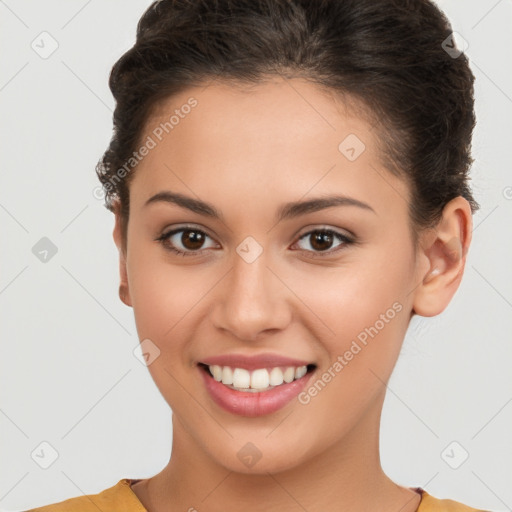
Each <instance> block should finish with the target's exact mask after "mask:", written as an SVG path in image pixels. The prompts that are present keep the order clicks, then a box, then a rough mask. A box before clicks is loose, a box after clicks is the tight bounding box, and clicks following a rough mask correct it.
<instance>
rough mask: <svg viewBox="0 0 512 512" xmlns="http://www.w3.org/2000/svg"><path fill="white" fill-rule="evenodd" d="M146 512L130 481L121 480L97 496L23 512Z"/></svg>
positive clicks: (79, 497)
mask: <svg viewBox="0 0 512 512" xmlns="http://www.w3.org/2000/svg"><path fill="white" fill-rule="evenodd" d="M98 510H102V511H105V512H147V511H146V509H145V508H144V507H143V505H142V503H141V502H140V501H139V500H138V498H137V496H136V494H135V493H134V492H133V491H132V490H131V488H130V479H128V478H123V479H122V480H119V482H117V484H115V485H113V486H112V487H109V488H108V489H105V490H103V491H101V492H99V493H97V494H87V495H83V496H77V497H74V498H69V499H67V500H64V501H59V502H58V503H53V504H50V505H44V506H42V507H38V508H32V509H30V510H27V511H25V512H98Z"/></svg>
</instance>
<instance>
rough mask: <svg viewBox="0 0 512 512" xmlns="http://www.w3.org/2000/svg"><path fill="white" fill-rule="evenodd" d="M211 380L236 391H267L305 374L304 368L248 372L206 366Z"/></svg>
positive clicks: (227, 367) (291, 367)
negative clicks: (211, 376) (211, 377)
mask: <svg viewBox="0 0 512 512" xmlns="http://www.w3.org/2000/svg"><path fill="white" fill-rule="evenodd" d="M208 368H209V370H210V372H211V374H212V375H213V378H214V379H215V380H216V381H218V382H222V384H226V385H227V386H229V387H233V388H236V389H258V390H260V389H267V388H269V387H272V386H279V385H281V384H282V383H283V382H286V383H289V382H292V381H293V380H295V379H300V378H301V377H303V376H304V375H306V373H307V367H306V366H298V367H295V366H288V367H286V368H284V371H283V369H281V368H279V367H275V368H271V369H270V372H269V370H267V369H266V368H258V369H257V370H253V371H252V372H250V371H249V370H246V369H245V368H231V367H230V366H219V365H216V364H214V365H210V366H208Z"/></svg>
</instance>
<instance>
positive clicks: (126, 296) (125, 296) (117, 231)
mask: <svg viewBox="0 0 512 512" xmlns="http://www.w3.org/2000/svg"><path fill="white" fill-rule="evenodd" d="M114 209H115V212H114V214H115V226H114V232H113V234H112V235H113V238H114V242H115V244H116V246H117V250H118V251H119V278H120V283H119V298H120V299H121V301H122V302H123V303H124V304H126V305H127V306H132V302H131V298H130V287H129V285H128V274H127V271H126V254H125V248H124V247H123V243H122V240H123V237H122V221H121V214H120V207H119V203H115V205H114Z"/></svg>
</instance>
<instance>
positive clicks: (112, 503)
mask: <svg viewBox="0 0 512 512" xmlns="http://www.w3.org/2000/svg"><path fill="white" fill-rule="evenodd" d="M135 482H137V480H135V479H129V478H123V479H122V480H119V482H118V483H117V484H116V485H114V486H112V487H109V488H108V489H105V490H104V491H102V492H100V493H98V494H88V495H87V496H77V497H75V498H70V499H67V500H64V501H60V502H59V503H54V504H52V505H44V506H42V507H39V508H33V509H30V510H27V511H26V512H98V511H99V510H101V511H102V512H147V510H146V509H145V508H144V506H143V505H142V503H141V502H140V501H139V499H138V498H137V495H136V494H135V493H134V492H133V491H132V489H131V487H130V485H131V484H132V483H135ZM412 490H414V491H416V492H417V493H419V494H421V501H420V504H419V507H418V509H417V511H416V512H486V511H482V510H478V509H476V508H471V507H468V506H467V505H464V504H462V503H459V502H458V501H453V500H446V499H438V498H434V497H433V496H431V495H430V494H428V493H427V492H426V491H425V490H424V489H421V488H420V487H417V488H413V489H412Z"/></svg>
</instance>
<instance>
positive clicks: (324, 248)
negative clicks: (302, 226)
mask: <svg viewBox="0 0 512 512" xmlns="http://www.w3.org/2000/svg"><path fill="white" fill-rule="evenodd" d="M336 239H337V240H339V242H340V243H338V244H337V245H333V244H334V242H335V240H336ZM302 241H306V242H309V247H306V248H304V247H303V248H302V250H303V252H306V253H311V256H312V257H322V256H330V255H332V254H334V253H336V252H338V251H340V250H342V249H343V248H345V247H346V246H348V245H350V244H353V243H354V240H352V239H351V238H349V237H348V236H346V235H343V234H342V233H338V232H337V231H333V230H332V229H315V230H312V231H309V232H307V233H305V234H304V235H302V236H301V237H300V238H299V241H298V242H297V244H296V245H299V244H300V243H301V242H302ZM332 247H334V249H332V250H331V248H332ZM299 248H300V245H299ZM322 253H325V254H322Z"/></svg>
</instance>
